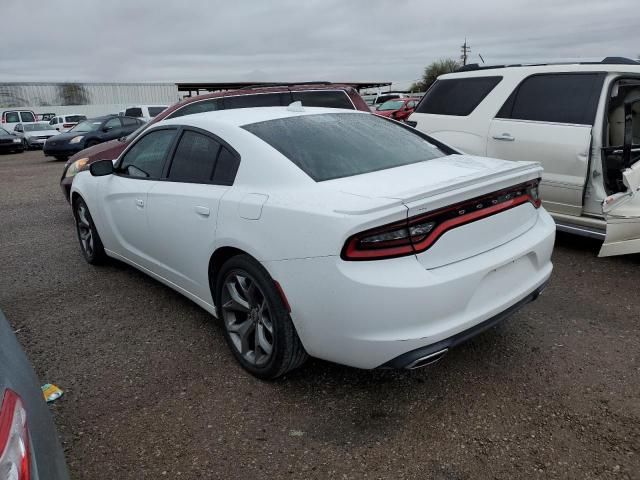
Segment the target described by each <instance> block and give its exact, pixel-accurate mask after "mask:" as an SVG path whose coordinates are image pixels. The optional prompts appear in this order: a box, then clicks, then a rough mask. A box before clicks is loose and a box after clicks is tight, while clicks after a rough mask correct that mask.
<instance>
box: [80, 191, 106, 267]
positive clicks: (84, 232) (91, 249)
mask: <svg viewBox="0 0 640 480" xmlns="http://www.w3.org/2000/svg"><path fill="white" fill-rule="evenodd" d="M73 214H74V217H75V219H76V232H77V233H78V241H79V242H80V249H81V250H82V255H83V256H84V258H85V260H86V261H87V262H89V263H90V264H91V265H99V264H101V263H104V261H105V260H106V259H107V254H106V253H105V252H104V246H103V245H102V240H100V235H98V230H96V226H95V224H94V223H93V218H91V213H90V212H89V208H88V207H87V204H86V203H85V201H84V200H83V199H82V198H78V199H77V200H76V201H75V202H74V204H73Z"/></svg>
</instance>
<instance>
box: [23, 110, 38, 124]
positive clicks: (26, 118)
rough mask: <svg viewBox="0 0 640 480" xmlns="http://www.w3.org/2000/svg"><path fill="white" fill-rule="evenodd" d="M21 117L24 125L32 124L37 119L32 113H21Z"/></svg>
mask: <svg viewBox="0 0 640 480" xmlns="http://www.w3.org/2000/svg"><path fill="white" fill-rule="evenodd" d="M20 117H22V122H23V123H31V122H35V121H36V117H34V116H33V113H31V112H20Z"/></svg>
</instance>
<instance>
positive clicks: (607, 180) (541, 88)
mask: <svg viewBox="0 0 640 480" xmlns="http://www.w3.org/2000/svg"><path fill="white" fill-rule="evenodd" d="M625 112H626V113H625ZM639 113H640V63H638V62H636V61H633V60H629V59H625V58H619V57H608V58H606V59H604V60H603V61H601V62H585V63H573V64H556V65H527V66H523V65H514V66H506V67H480V66H478V65H468V66H467V67H463V69H461V70H460V71H458V72H456V73H451V74H447V75H442V76H440V77H439V78H438V80H437V81H436V82H435V83H434V84H433V85H432V86H431V88H430V89H429V91H428V92H427V93H426V95H425V96H424V98H423V100H422V101H421V102H420V104H419V105H418V106H417V107H416V110H415V112H414V113H413V114H412V115H411V116H410V117H409V120H410V123H411V124H415V127H416V128H418V129H419V130H421V131H423V132H425V133H428V134H429V135H431V136H433V137H435V138H437V139H438V140H441V141H443V142H445V143H448V144H450V145H453V146H455V147H457V148H459V149H461V150H463V151H465V152H467V153H472V154H475V155H483V156H488V157H497V158H502V159H507V160H533V161H537V162H540V163H541V164H542V166H543V167H544V174H543V177H542V192H541V193H542V198H543V200H544V205H545V208H546V209H547V210H548V211H549V213H551V214H552V216H553V217H554V219H555V221H556V224H557V228H558V230H561V231H567V232H571V233H576V234H581V235H586V236H590V237H594V238H599V239H603V240H604V243H603V245H602V249H601V250H600V256H609V255H622V254H627V253H637V252H640V195H637V191H638V189H639V188H640V162H638V163H637V164H636V163H635V162H636V161H637V160H640V118H639Z"/></svg>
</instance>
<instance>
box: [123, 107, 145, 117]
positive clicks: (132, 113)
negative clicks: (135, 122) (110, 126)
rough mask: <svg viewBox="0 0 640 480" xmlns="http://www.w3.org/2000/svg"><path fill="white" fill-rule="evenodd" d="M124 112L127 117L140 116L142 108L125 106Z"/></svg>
mask: <svg viewBox="0 0 640 480" xmlns="http://www.w3.org/2000/svg"><path fill="white" fill-rule="evenodd" d="M124 114H125V115H126V116H127V117H136V118H140V117H142V109H141V108H127V109H126V110H125V111H124Z"/></svg>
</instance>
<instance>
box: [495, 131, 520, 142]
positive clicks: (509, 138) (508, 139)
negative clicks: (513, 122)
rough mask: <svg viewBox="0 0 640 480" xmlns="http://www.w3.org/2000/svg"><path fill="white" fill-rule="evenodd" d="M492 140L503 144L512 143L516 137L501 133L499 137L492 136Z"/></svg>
mask: <svg viewBox="0 0 640 480" xmlns="http://www.w3.org/2000/svg"><path fill="white" fill-rule="evenodd" d="M493 139H494V140H502V141H503V142H513V141H514V140H515V139H516V137H514V136H512V135H511V134H510V133H506V132H505V133H503V134H500V135H494V136H493Z"/></svg>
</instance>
